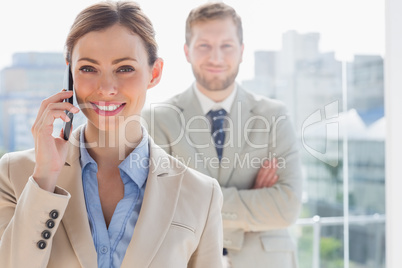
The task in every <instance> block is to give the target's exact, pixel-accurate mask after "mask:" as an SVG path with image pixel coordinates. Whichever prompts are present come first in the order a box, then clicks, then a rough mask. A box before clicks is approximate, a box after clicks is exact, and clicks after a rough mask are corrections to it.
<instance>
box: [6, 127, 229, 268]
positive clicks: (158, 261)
mask: <svg viewBox="0 0 402 268" xmlns="http://www.w3.org/2000/svg"><path fill="white" fill-rule="evenodd" d="M78 138H79V135H78V131H75V132H74V134H73V136H72V138H71V139H70V142H71V145H70V149H69V154H68V157H67V160H66V164H65V166H64V168H63V170H62V172H61V175H60V178H59V181H58V186H57V189H56V191H55V193H49V192H47V191H44V190H42V189H41V188H39V187H38V185H37V184H36V183H35V182H34V180H33V179H32V177H30V176H31V174H32V172H33V168H34V163H35V159H34V150H29V151H22V152H15V153H10V154H6V155H5V156H4V157H2V159H1V160H0V237H1V241H0V266H1V267H4V268H25V267H32V268H38V267H50V268H51V267H54V268H75V267H85V268H92V267H97V253H96V251H95V247H94V243H93V240H92V236H91V231H90V227H89V223H88V215H87V211H86V207H85V199H84V193H83V188H82V180H81V166H80V161H79V157H80V152H79V147H78V146H76V145H77V144H79V143H78V140H77V139H78ZM149 142H150V172H149V175H148V180H147V185H146V189H145V195H144V201H143V205H142V208H141V212H140V215H139V219H138V222H137V224H136V227H135V230H134V234H133V237H132V239H131V242H130V244H129V246H128V249H127V251H126V254H125V257H124V260H123V263H122V266H121V267H123V268H128V267H130V268H134V267H136V268H144V267H157V268H160V267H171V268H178V267H183V268H184V267H199V268H205V267H222V263H221V254H222V230H221V229H222V220H221V215H220V211H221V205H222V193H221V191H220V189H219V188H220V187H219V185H218V184H217V183H216V181H215V180H214V179H211V178H209V177H207V176H205V175H202V174H201V173H199V172H196V171H194V170H192V169H189V168H186V167H185V166H184V165H182V164H181V163H179V162H178V161H177V160H175V159H174V158H173V157H171V156H169V155H167V154H166V153H165V152H164V151H163V150H161V149H160V148H159V147H158V146H156V145H155V144H154V142H153V140H152V139H150V140H149ZM54 210H57V211H58V213H59V215H58V217H57V218H56V219H55V220H54V222H55V226H54V227H53V228H51V229H50V228H48V227H47V226H46V222H47V221H48V220H49V219H50V215H49V213H50V212H51V211H54ZM44 230H50V232H51V237H50V238H49V239H47V240H46V239H44V238H42V237H41V236H42V232H43V231H44ZM40 240H43V241H45V242H46V244H47V245H46V247H45V248H44V249H39V248H38V246H37V243H38V241H40Z"/></svg>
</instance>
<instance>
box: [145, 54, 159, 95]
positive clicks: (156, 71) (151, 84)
mask: <svg viewBox="0 0 402 268" xmlns="http://www.w3.org/2000/svg"><path fill="white" fill-rule="evenodd" d="M162 70H163V59H162V58H157V59H156V61H155V63H154V66H153V67H152V79H151V81H150V82H149V84H148V87H147V89H149V88H152V87H154V86H156V85H157V84H158V83H159V81H160V80H161V78H162Z"/></svg>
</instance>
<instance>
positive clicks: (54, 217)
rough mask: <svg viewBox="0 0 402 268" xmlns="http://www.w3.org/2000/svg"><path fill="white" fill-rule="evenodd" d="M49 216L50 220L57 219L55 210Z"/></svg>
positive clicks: (57, 214) (57, 213) (57, 215)
mask: <svg viewBox="0 0 402 268" xmlns="http://www.w3.org/2000/svg"><path fill="white" fill-rule="evenodd" d="M49 216H50V218H52V219H53V220H55V219H57V218H58V217H59V212H58V211H57V210H55V209H53V210H52V211H50V213H49Z"/></svg>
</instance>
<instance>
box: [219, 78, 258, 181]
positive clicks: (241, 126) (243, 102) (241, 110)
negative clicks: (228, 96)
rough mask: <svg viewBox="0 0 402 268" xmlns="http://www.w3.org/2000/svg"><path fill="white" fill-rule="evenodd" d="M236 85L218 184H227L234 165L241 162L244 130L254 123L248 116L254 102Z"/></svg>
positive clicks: (244, 142) (250, 114)
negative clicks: (235, 94)
mask: <svg viewBox="0 0 402 268" xmlns="http://www.w3.org/2000/svg"><path fill="white" fill-rule="evenodd" d="M237 87H238V90H237V96H236V98H235V100H234V102H233V105H232V109H231V111H230V119H231V120H230V121H231V124H232V126H231V127H230V128H229V130H228V131H226V137H225V144H226V146H225V147H224V148H223V154H222V159H223V158H225V160H223V161H225V162H223V161H222V167H221V168H220V169H219V184H220V185H221V186H227V184H228V183H229V178H231V175H232V173H233V170H234V168H235V166H238V165H239V164H241V163H239V161H241V160H239V159H240V154H241V152H242V151H243V150H244V148H245V145H246V141H245V136H246V134H248V133H245V132H244V131H246V127H247V129H250V128H252V127H253V123H254V121H253V120H252V121H249V118H250V117H251V116H252V112H251V110H252V108H253V107H254V106H255V104H254V103H253V102H252V100H250V98H249V97H248V96H247V93H246V92H245V91H244V90H243V89H242V88H241V87H240V86H239V85H237ZM226 159H227V160H226ZM236 161H237V162H236ZM223 165H224V167H223Z"/></svg>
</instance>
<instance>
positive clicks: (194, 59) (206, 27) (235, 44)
mask: <svg viewBox="0 0 402 268" xmlns="http://www.w3.org/2000/svg"><path fill="white" fill-rule="evenodd" d="M184 51H185V53H186V58H187V61H188V62H189V63H190V64H191V66H192V69H193V73H194V76H195V78H196V80H197V86H199V87H203V88H204V89H206V90H209V91H220V90H225V89H227V88H228V87H230V86H232V85H233V84H234V82H235V79H236V76H237V73H238V72H239V65H240V63H241V61H242V55H243V44H240V41H239V37H238V35H237V28H236V26H235V24H234V22H233V20H232V19H231V18H226V19H218V20H211V21H208V22H198V23H196V24H194V25H193V27H192V38H191V40H190V44H189V45H187V44H186V45H184Z"/></svg>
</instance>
